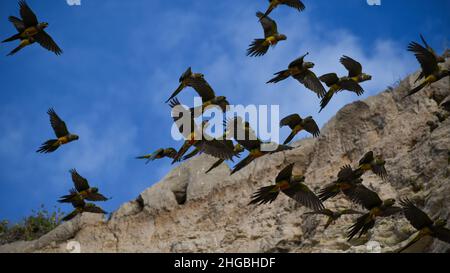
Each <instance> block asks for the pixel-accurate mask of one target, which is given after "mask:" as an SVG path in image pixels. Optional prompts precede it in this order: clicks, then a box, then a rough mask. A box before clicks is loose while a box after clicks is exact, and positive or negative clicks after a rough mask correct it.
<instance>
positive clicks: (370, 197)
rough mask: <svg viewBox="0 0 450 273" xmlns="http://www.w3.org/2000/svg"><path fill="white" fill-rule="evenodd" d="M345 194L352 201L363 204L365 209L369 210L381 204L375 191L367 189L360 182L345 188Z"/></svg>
mask: <svg viewBox="0 0 450 273" xmlns="http://www.w3.org/2000/svg"><path fill="white" fill-rule="evenodd" d="M345 194H346V196H347V197H349V198H350V200H352V202H354V203H356V204H359V205H361V206H363V207H364V208H365V209H367V210H371V209H372V208H374V207H378V206H381V205H382V204H383V201H382V200H381V198H380V197H379V196H378V194H377V193H376V192H374V191H371V190H369V189H368V188H366V187H365V186H364V185H361V184H360V185H358V186H356V187H353V188H352V189H349V190H346V191H345Z"/></svg>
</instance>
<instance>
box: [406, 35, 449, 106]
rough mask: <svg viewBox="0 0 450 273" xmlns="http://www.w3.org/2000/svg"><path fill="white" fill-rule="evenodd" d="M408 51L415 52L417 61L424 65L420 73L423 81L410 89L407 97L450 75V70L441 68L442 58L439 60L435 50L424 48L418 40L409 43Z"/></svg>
mask: <svg viewBox="0 0 450 273" xmlns="http://www.w3.org/2000/svg"><path fill="white" fill-rule="evenodd" d="M408 51H411V52H413V53H414V55H415V56H416V59H417V61H418V62H419V63H420V66H421V67H422V72H421V74H420V75H419V79H420V80H421V81H422V82H421V83H420V84H419V85H418V86H417V87H415V88H414V89H412V90H411V91H409V92H408V94H407V95H406V96H405V98H406V97H408V96H411V95H413V94H415V93H417V92H419V91H420V90H422V89H423V88H425V87H427V86H429V85H431V84H432V83H435V82H437V81H440V80H441V79H443V78H445V77H448V76H450V72H449V70H448V69H441V68H440V67H439V64H438V62H439V61H441V60H438V57H437V56H436V53H435V52H434V51H430V50H429V49H427V48H424V47H423V46H421V45H420V44H418V43H416V42H411V43H410V44H409V45H408Z"/></svg>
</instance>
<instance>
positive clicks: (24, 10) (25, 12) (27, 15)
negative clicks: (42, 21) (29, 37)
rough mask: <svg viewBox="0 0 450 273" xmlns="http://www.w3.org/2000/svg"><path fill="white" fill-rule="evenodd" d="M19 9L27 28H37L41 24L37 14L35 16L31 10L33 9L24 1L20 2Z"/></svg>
mask: <svg viewBox="0 0 450 273" xmlns="http://www.w3.org/2000/svg"><path fill="white" fill-rule="evenodd" d="M19 7H20V17H22V20H23V22H24V23H25V27H26V28H28V27H32V26H36V25H37V24H38V23H39V22H38V19H37V17H36V14H34V12H33V11H32V10H31V8H30V7H29V6H28V4H27V3H26V2H25V1H23V0H21V1H19Z"/></svg>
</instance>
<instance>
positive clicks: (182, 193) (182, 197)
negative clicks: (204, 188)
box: [172, 183, 189, 205]
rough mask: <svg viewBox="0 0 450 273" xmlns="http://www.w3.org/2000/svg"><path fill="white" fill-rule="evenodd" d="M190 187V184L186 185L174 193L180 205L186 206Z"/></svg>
mask: <svg viewBox="0 0 450 273" xmlns="http://www.w3.org/2000/svg"><path fill="white" fill-rule="evenodd" d="M188 185H189V183H186V184H185V185H183V186H182V187H181V188H179V189H176V190H173V191H172V192H173V194H174V195H175V200H177V203H178V205H184V204H186V199H187V188H188Z"/></svg>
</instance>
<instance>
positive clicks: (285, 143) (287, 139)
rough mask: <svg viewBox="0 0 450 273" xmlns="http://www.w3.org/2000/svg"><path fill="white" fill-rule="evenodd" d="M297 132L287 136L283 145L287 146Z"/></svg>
mask: <svg viewBox="0 0 450 273" xmlns="http://www.w3.org/2000/svg"><path fill="white" fill-rule="evenodd" d="M297 133H298V132H296V131H292V132H291V133H290V134H289V136H288V137H287V138H286V140H285V141H284V143H283V145H287V144H288V143H289V142H291V141H292V140H293V139H294V137H295V136H296V135H297Z"/></svg>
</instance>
